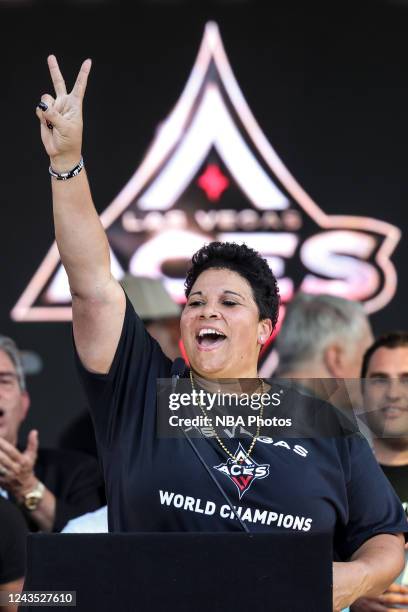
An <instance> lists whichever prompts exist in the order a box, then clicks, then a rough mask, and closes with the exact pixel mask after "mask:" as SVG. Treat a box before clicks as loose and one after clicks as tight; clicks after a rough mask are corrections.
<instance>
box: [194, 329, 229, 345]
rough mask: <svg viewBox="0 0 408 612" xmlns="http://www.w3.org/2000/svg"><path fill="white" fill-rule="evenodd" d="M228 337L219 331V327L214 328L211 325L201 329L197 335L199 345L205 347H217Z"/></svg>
mask: <svg viewBox="0 0 408 612" xmlns="http://www.w3.org/2000/svg"><path fill="white" fill-rule="evenodd" d="M226 338H227V336H226V335H225V334H223V333H222V332H220V331H218V329H212V328H210V327H208V328H204V329H200V331H199V332H198V334H197V336H196V339H197V342H198V344H199V346H200V347H201V348H203V349H211V348H216V347H218V346H220V345H221V344H222V343H223V342H224V340H226Z"/></svg>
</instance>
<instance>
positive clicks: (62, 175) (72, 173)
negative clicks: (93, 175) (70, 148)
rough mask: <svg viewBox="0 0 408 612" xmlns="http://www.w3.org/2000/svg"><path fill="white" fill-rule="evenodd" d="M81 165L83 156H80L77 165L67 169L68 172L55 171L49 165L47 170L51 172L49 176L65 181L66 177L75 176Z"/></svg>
mask: <svg viewBox="0 0 408 612" xmlns="http://www.w3.org/2000/svg"><path fill="white" fill-rule="evenodd" d="M83 167H84V158H83V157H81V159H80V160H79V162H78V163H77V165H76V166H74V168H72V170H68V172H61V173H59V172H55V170H53V169H52V167H51V166H50V167H49V168H48V172H49V173H50V174H51V176H53V177H54V178H56V179H57V181H67V180H68V179H70V178H73V177H74V176H77V174H79V173H80V172H81V170H82V168H83Z"/></svg>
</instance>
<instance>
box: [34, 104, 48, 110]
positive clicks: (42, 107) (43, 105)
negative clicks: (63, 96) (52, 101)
mask: <svg viewBox="0 0 408 612" xmlns="http://www.w3.org/2000/svg"><path fill="white" fill-rule="evenodd" d="M37 106H38V108H40V109H41V110H42V111H46V110H48V106H47V104H46V103H45V102H39V103H38V104H37Z"/></svg>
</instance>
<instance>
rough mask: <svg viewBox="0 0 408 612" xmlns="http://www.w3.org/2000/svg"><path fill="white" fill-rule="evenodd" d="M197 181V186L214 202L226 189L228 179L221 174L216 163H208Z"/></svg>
mask: <svg viewBox="0 0 408 612" xmlns="http://www.w3.org/2000/svg"><path fill="white" fill-rule="evenodd" d="M197 183H198V186H199V187H201V189H202V190H203V191H205V193H206V194H207V198H208V199H209V200H211V202H216V201H217V200H219V199H220V197H221V195H222V193H223V192H224V191H225V190H226V189H227V187H228V185H229V180H228V179H227V177H226V176H224V175H223V173H222V172H221V170H220V169H219V167H218V166H217V165H216V164H208V166H207V168H206V169H205V171H204V172H203V174H202V175H201V176H200V178H199V179H198V181H197Z"/></svg>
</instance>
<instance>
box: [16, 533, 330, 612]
mask: <svg viewBox="0 0 408 612" xmlns="http://www.w3.org/2000/svg"><path fill="white" fill-rule="evenodd" d="M331 582H332V542H331V537H330V536H329V535H326V534H318V535H313V536H312V535H310V534H303V533H282V534H280V533H278V534H277V533H273V534H272V533H270V534H245V533H143V534H106V535H105V534H95V535H92V534H89V535H88V534H87V535H70V534H60V535H45V534H32V535H30V536H29V537H28V569H27V576H26V582H25V586H24V590H25V591H51V590H52V591H76V607H75V610H77V611H81V612H85V611H86V612H93V611H95V612H96V611H97V612H113V611H118V612H172V611H173V610H174V612H248V610H251V611H252V612H255V611H256V612H326V611H327V612H331V610H332V586H331ZM46 609H47V610H50V609H55V610H61V609H64V608H61V607H56V606H52V607H47V608H46ZM65 609H66V610H67V612H68V608H65ZM71 609H73V608H71ZM19 610H26V611H27V612H30V611H32V610H44V608H43V607H41V608H40V607H39V606H30V607H28V606H21V607H20V608H19Z"/></svg>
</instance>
